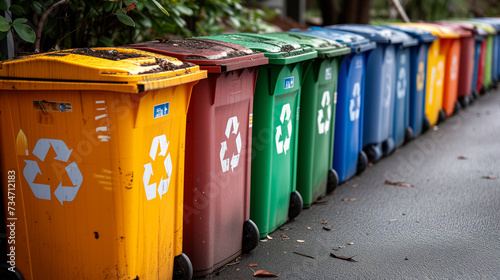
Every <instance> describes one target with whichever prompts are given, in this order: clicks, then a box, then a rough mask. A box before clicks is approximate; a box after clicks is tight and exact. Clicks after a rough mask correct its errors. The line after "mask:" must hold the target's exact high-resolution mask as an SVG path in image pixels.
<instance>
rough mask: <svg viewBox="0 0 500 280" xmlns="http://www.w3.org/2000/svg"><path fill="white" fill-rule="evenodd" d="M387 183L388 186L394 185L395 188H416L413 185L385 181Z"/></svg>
mask: <svg viewBox="0 0 500 280" xmlns="http://www.w3.org/2000/svg"><path fill="white" fill-rule="evenodd" d="M385 183H386V184H387V185H394V186H400V187H407V188H412V187H414V186H413V185H411V184H407V183H403V182H391V181H389V180H385Z"/></svg>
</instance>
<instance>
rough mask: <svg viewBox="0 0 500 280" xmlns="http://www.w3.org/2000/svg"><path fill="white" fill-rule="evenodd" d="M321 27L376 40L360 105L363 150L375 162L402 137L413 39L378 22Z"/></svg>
mask: <svg viewBox="0 0 500 280" xmlns="http://www.w3.org/2000/svg"><path fill="white" fill-rule="evenodd" d="M325 28H327V29H336V30H342V31H348V32H353V33H357V34H359V35H362V36H364V37H366V38H369V39H370V40H372V41H374V42H376V43H377V48H375V50H373V51H372V52H371V53H370V54H369V56H368V60H367V66H366V69H367V70H366V81H365V105H366V106H364V109H363V111H364V112H363V114H364V116H363V119H364V120H363V122H364V123H363V150H364V151H365V153H366V155H367V156H368V160H369V161H370V162H373V163H374V162H377V161H378V160H379V159H380V158H381V157H382V156H387V155H389V154H391V153H392V152H393V151H394V149H395V147H396V145H398V146H399V145H401V144H403V143H404V140H405V135H406V131H407V129H406V128H407V127H409V108H410V106H409V94H407V92H408V90H409V86H408V84H409V83H408V80H409V75H410V68H409V60H410V59H409V57H410V54H409V51H410V49H409V47H411V46H415V45H416V44H417V40H415V39H413V38H411V37H410V36H408V35H406V34H405V33H403V32H399V31H396V30H393V29H388V28H384V27H381V26H371V25H361V24H342V25H332V26H327V27H325ZM403 62H405V63H403ZM402 65H404V70H403V68H401V66H402ZM400 73H401V74H400ZM398 87H399V90H398ZM396 92H397V94H396ZM395 115H396V116H397V117H395Z"/></svg>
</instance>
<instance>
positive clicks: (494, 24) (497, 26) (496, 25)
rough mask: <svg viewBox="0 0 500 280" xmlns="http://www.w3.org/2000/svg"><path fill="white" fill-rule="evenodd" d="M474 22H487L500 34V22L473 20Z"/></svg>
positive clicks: (482, 19) (484, 19) (483, 19)
mask: <svg viewBox="0 0 500 280" xmlns="http://www.w3.org/2000/svg"><path fill="white" fill-rule="evenodd" d="M472 20H473V21H479V22H486V23H487V24H489V25H491V26H492V27H493V28H495V30H496V31H497V33H500V21H499V20H496V19H494V18H473V19H472Z"/></svg>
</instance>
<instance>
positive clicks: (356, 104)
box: [349, 82, 361, 122]
mask: <svg viewBox="0 0 500 280" xmlns="http://www.w3.org/2000/svg"><path fill="white" fill-rule="evenodd" d="M360 110H361V86H360V84H359V82H357V83H355V84H354V87H353V89H352V98H351V100H349V119H350V120H351V122H353V121H355V120H357V119H359V112H360Z"/></svg>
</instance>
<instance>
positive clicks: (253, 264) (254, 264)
mask: <svg viewBox="0 0 500 280" xmlns="http://www.w3.org/2000/svg"><path fill="white" fill-rule="evenodd" d="M248 266H250V267H256V266H259V265H258V264H256V263H251V264H248Z"/></svg>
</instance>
